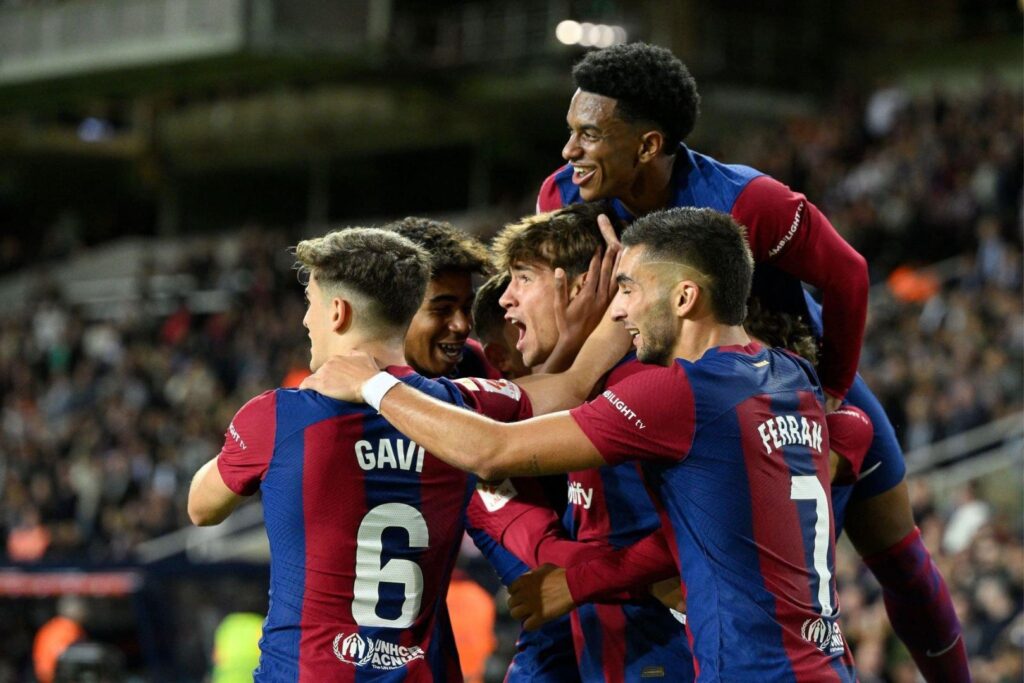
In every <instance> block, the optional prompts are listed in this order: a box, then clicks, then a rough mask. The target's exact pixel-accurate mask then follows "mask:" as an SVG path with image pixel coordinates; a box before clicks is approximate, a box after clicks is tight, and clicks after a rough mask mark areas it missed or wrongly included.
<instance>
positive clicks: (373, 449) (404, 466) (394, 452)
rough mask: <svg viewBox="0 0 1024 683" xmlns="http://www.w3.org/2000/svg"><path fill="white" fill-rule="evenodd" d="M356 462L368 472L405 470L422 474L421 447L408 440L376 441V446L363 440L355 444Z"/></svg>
mask: <svg viewBox="0 0 1024 683" xmlns="http://www.w3.org/2000/svg"><path fill="white" fill-rule="evenodd" d="M355 452H356V462H357V463H359V467H360V468H362V469H364V470H366V471H369V470H382V469H392V470H406V471H413V470H414V471H416V472H423V446H420V445H419V444H417V443H416V442H415V441H411V440H409V439H378V440H377V445H376V446H374V445H373V444H372V443H370V442H369V441H367V440H365V439H361V440H359V441H357V442H356V450H355Z"/></svg>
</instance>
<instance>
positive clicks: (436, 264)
mask: <svg viewBox="0 0 1024 683" xmlns="http://www.w3.org/2000/svg"><path fill="white" fill-rule="evenodd" d="M383 228H384V229H385V230H393V231H395V232H397V233H398V234H399V235H401V236H402V237H405V238H407V239H410V240H412V241H413V242H414V243H415V244H417V245H419V246H420V247H423V249H424V250H426V252H427V255H428V256H429V257H430V277H431V278H436V277H437V276H438V275H440V274H441V273H445V272H449V271H455V272H460V273H469V274H473V273H480V274H483V273H486V272H487V271H488V269H489V267H490V260H489V259H488V258H487V248H486V247H485V246H484V245H483V242H481V241H480V240H478V239H477V238H475V237H473V236H472V235H470V234H469V233H467V232H464V231H462V230H459V229H458V228H456V227H455V226H453V225H452V224H451V223H446V222H444V221H435V220H431V219H430V218H420V217H419V216H408V217H406V218H403V219H402V220H400V221H394V222H393V223H388V224H387V225H384V226H383Z"/></svg>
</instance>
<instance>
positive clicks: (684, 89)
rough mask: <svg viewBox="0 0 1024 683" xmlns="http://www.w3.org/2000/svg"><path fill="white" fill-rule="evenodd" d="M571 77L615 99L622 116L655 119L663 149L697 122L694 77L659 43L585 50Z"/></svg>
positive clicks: (669, 148) (631, 119)
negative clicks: (660, 134)
mask: <svg viewBox="0 0 1024 683" xmlns="http://www.w3.org/2000/svg"><path fill="white" fill-rule="evenodd" d="M572 77H573V80H574V81H575V83H576V87H578V88H579V89H580V90H583V91H585V92H590V93H594V94H597V95H603V96H605V97H610V98H612V99H614V100H617V104H616V107H615V113H616V115H617V116H618V117H619V118H621V119H622V120H623V121H626V122H627V123H634V122H638V121H646V122H650V123H653V124H655V125H657V126H658V127H659V128H660V129H661V131H662V133H664V135H665V152H666V153H667V154H675V152H676V150H677V149H678V148H679V143H681V142H682V141H683V140H685V139H686V136H688V135H689V134H690V132H691V131H692V130H693V127H694V125H695V124H696V123H697V115H698V114H699V113H700V95H699V94H698V93H697V82H696V81H695V80H694V79H693V76H691V75H690V71H689V69H687V68H686V65H685V64H683V63H682V62H681V61H679V59H677V58H676V56H675V55H673V54H672V53H671V52H669V51H668V50H666V49H665V48H663V47H658V46H657V45H648V44H647V43H630V44H628V45H615V46H612V47H608V48H605V49H603V50H595V51H593V52H588V53H587V55H586V56H584V57H583V59H582V60H580V62H579V63H578V64H576V66H575V67H573V70H572Z"/></svg>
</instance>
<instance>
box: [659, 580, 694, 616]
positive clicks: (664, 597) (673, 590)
mask: <svg viewBox="0 0 1024 683" xmlns="http://www.w3.org/2000/svg"><path fill="white" fill-rule="evenodd" d="M679 581H680V580H679V577H678V576H675V577H672V578H671V579H665V580H664V581H659V582H658V583H654V584H651V595H653V596H654V598H655V599H657V600H658V601H659V602H661V604H663V605H665V607H668V608H669V609H674V610H675V611H677V612H684V613H685V612H686V599H685V598H683V588H682V585H681V584H680V582H679Z"/></svg>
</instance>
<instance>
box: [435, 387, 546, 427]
mask: <svg viewBox="0 0 1024 683" xmlns="http://www.w3.org/2000/svg"><path fill="white" fill-rule="evenodd" d="M452 382H453V384H455V386H456V387H457V388H458V390H459V391H460V392H462V396H463V398H464V399H466V405H467V406H468V407H469V408H471V409H472V410H474V411H476V412H478V413H480V414H481V415H485V416H487V417H489V418H491V419H492V420H497V421H498V422H518V421H520V420H525V419H527V418H530V417H533V406H532V405H531V404H530V398H529V397H528V396H527V395H526V392H524V391H523V390H522V389H520V388H519V385H517V384H515V383H513V382H510V381H508V380H507V379H486V378H483V377H462V378H460V379H456V380H452Z"/></svg>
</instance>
